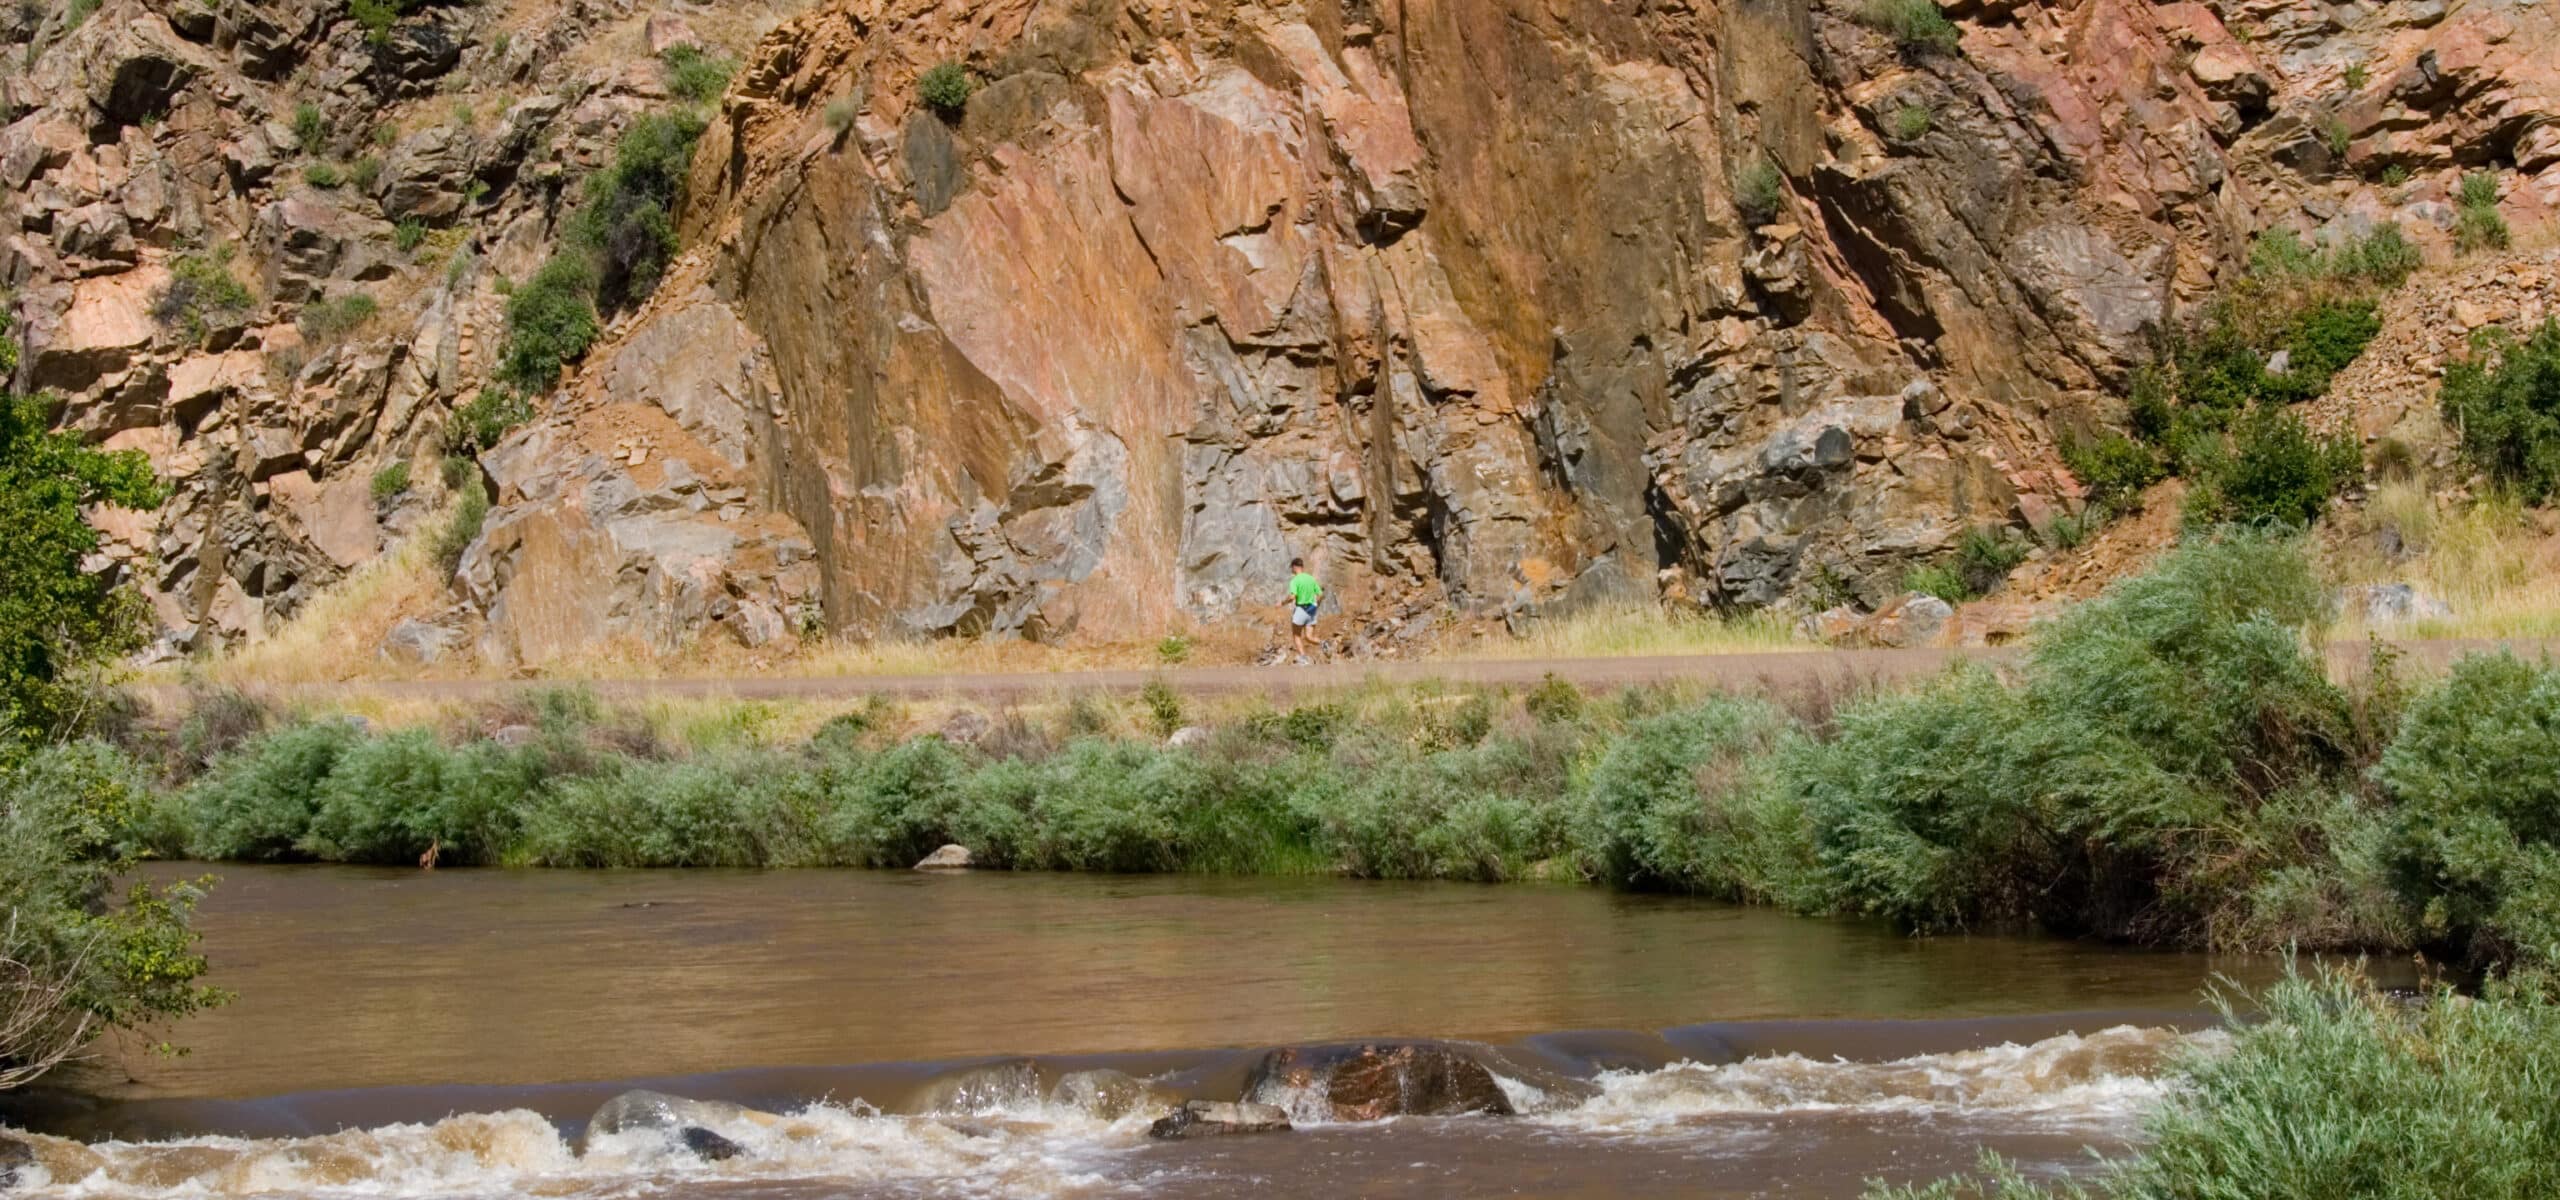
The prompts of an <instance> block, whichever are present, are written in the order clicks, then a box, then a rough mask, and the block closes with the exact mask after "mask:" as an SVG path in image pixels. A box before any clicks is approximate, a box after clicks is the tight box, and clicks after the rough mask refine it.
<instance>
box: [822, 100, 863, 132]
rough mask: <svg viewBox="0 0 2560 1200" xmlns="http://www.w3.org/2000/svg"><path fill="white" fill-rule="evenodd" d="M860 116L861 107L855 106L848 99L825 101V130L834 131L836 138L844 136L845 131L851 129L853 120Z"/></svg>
mask: <svg viewBox="0 0 2560 1200" xmlns="http://www.w3.org/2000/svg"><path fill="white" fill-rule="evenodd" d="M861 115H862V108H861V106H860V105H857V104H855V103H854V102H853V100H852V99H851V98H849V97H846V98H839V99H835V100H829V101H827V112H826V118H827V128H828V129H831V130H833V131H835V134H836V136H838V137H842V136H844V132H845V131H846V130H848V129H851V128H853V122H854V120H855V119H856V118H858V117H860V116H861Z"/></svg>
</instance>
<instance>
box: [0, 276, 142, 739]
mask: <svg viewBox="0 0 2560 1200" xmlns="http://www.w3.org/2000/svg"><path fill="white" fill-rule="evenodd" d="M8 333H9V326H8V320H7V317H6V315H5V314H0V379H7V378H10V377H13V376H14V375H15V374H16V369H17V359H18V347H17V343H16V342H14V341H11V340H10V339H9V337H8ZM52 407H53V406H52V405H51V404H50V403H48V402H47V401H46V400H44V399H43V398H40V397H35V396H17V395H8V394H5V393H0V729H5V730H7V731H9V732H8V734H6V735H0V736H6V737H7V738H9V739H10V740H15V739H17V738H23V737H25V736H28V735H40V734H44V733H51V732H57V731H60V730H62V728H63V727H64V725H65V724H66V723H67V722H68V721H69V720H70V719H71V718H72V717H73V716H74V714H76V712H77V711H78V708H79V700H80V694H79V691H78V689H77V688H76V687H75V686H73V680H74V679H75V678H76V677H77V675H78V673H79V671H80V669H81V668H83V667H86V666H89V665H92V664H94V663H97V662H100V661H102V660H104V659H107V658H111V657H113V656H115V655H118V654H123V653H127V652H129V651H131V650H133V649H135V648H136V647H138V646H139V645H140V644H141V641H142V636H143V620H142V614H143V609H142V604H141V601H140V600H139V598H137V597H135V596H134V595H133V594H132V593H131V592H129V591H125V590H123V589H121V588H119V587H117V586H115V585H114V583H113V581H112V580H111V578H110V577H109V576H108V575H106V574H105V573H102V572H94V571H90V570H88V569H86V567H85V566H84V565H83V564H84V562H85V560H87V559H88V557H89V556H90V555H92V554H95V553H96V552H97V549H98V531H97V530H96V529H94V528H91V527H90V525H89V522H88V520H87V518H86V517H85V516H84V510H86V509H88V508H90V507H93V506H96V505H102V504H113V505H118V506H121V507H124V508H138V509H149V508H157V507H159V504H160V501H161V499H162V496H163V491H162V488H161V486H160V482H159V480H158V479H156V478H154V477H153V476H152V474H151V463H150V460H148V459H146V458H144V457H143V456H142V454H141V453H140V452H139V451H130V450H128V451H123V452H113V453H111V452H108V451H103V450H99V449H97V448H96V447H93V446H91V445H89V444H88V442H87V441H85V440H83V439H82V438H80V437H79V436H78V435H76V434H70V433H57V432H55V431H53V429H52V428H51V426H52V421H51V417H52Z"/></svg>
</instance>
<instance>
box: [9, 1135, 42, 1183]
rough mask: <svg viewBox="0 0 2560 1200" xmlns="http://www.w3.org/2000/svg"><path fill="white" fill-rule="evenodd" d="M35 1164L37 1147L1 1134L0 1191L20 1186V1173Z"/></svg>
mask: <svg viewBox="0 0 2560 1200" xmlns="http://www.w3.org/2000/svg"><path fill="white" fill-rule="evenodd" d="M35 1164H36V1151H35V1147H33V1146H30V1145H28V1144H26V1143H25V1142H22V1141H19V1140H18V1139H16V1138H13V1137H10V1136H9V1135H8V1134H5V1133H0V1190H5V1189H8V1188H13V1187H16V1186H18V1175H19V1173H20V1172H23V1171H25V1170H26V1169H27V1168H28V1167H32V1166H34V1165H35Z"/></svg>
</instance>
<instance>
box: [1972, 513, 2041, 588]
mask: <svg viewBox="0 0 2560 1200" xmlns="http://www.w3.org/2000/svg"><path fill="white" fill-rule="evenodd" d="M2032 550H2033V547H2031V546H2029V545H2028V544H2027V542H2026V539H2024V538H2021V537H2019V536H2018V535H2017V533H2016V532H2015V531H2013V530H2011V529H2009V528H2008V527H2007V526H1996V525H1977V526H1975V527H1973V528H1971V529H1968V530H1965V532H1964V536H1963V537H1962V538H1960V539H1958V540H1957V542H1956V568H1957V570H1958V571H1960V572H1962V573H1963V576H1964V585H1965V587H1966V589H1967V590H1969V591H1971V592H1972V593H1973V594H1975V595H1977V596H1981V595H1988V594H1990V593H1991V592H1994V591H1997V590H1998V589H1999V587H2000V585H2001V584H2002V583H2004V582H2006V581H2007V580H2008V578H2009V572H2011V571H2014V570H2017V569H2018V564H2019V563H2022V562H2025V561H2027V555H2028V554H2029V553H2030V552H2031V551H2032Z"/></svg>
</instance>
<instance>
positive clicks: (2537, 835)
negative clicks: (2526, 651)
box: [2375, 655, 2560, 964]
mask: <svg viewBox="0 0 2560 1200" xmlns="http://www.w3.org/2000/svg"><path fill="white" fill-rule="evenodd" d="M2375 778H2376V779H2377V780H2379V781H2380V782H2381V784H2382V786H2383V787H2384V788H2385V789H2386V790H2387V791H2388V792H2389V793H2390V795H2391V797H2392V798H2393V799H2394V800H2395V801H2396V802H2397V805H2396V808H2397V817H2398V830H2397V836H2395V837H2394V838H2393V839H2392V866H2393V869H2394V870H2395V871H2396V872H2397V873H2398V874H2399V877H2400V883H2401V889H2402V890H2403V891H2404V892H2405V893H2407V894H2408V895H2409V896H2411V897H2413V898H2421V899H2422V900H2423V905H2422V908H2421V910H2420V914H2419V920H2420V923H2421V927H2422V929H2423V930H2424V932H2425V934H2426V936H2427V938H2428V940H2429V941H2431V942H2436V943H2439V944H2442V945H2444V946H2446V947H2447V948H2448V949H2450V950H2451V951H2453V952H2454V953H2456V954H2457V955H2459V956H2461V957H2463V958H2466V959H2469V960H2471V961H2474V962H2502V961H2511V960H2518V959H2529V960H2535V961H2544V962H2553V963H2555V964H2560V670H2555V669H2553V668H2551V667H2547V666H2546V667H2535V666H2529V665H2527V664H2525V663H2523V662H2520V661H2518V660H2516V659H2514V658H2511V657H2506V656H2503V655H2502V656H2497V657H2482V658H2473V659H2468V660H2466V661H2464V662H2462V663H2460V664H2457V665H2456V666H2455V668H2454V671H2453V674H2452V677H2451V678H2449V679H2448V680H2446V681H2445V683H2444V685H2443V686H2442V687H2439V688H2436V689H2434V690H2433V691H2430V692H2428V693H2427V694H2426V695H2424V696H2421V697H2418V698H2417V699H2416V700H2415V701H2413V702H2412V703H2411V704H2410V706H2409V711H2408V715H2407V718H2406V719H2405V721H2404V723H2403V724H2402V726H2401V730H2400V736H2399V737H2398V738H2396V739H2394V740H2393V741H2392V743H2391V746H2390V748H2389V749H2388V750H2386V751H2384V753H2383V755H2382V763H2381V766H2380V767H2379V768H2377V769H2376V771H2375Z"/></svg>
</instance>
